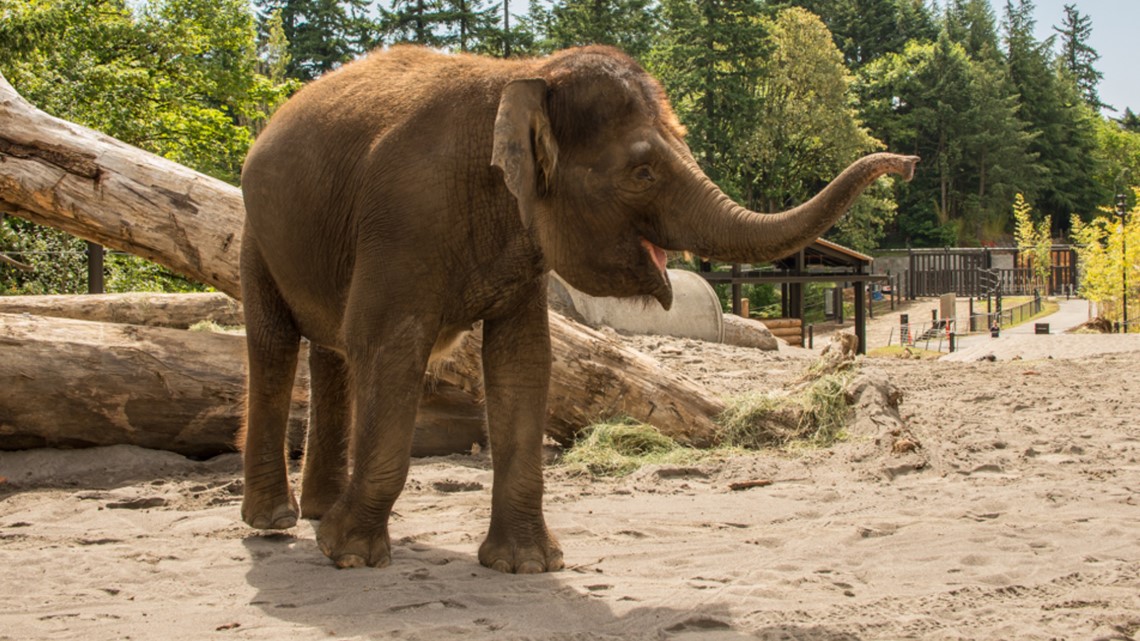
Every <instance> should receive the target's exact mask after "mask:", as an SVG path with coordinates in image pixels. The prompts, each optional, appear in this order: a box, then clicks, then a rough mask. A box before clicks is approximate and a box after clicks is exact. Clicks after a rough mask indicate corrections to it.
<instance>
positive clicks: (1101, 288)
mask: <svg viewBox="0 0 1140 641" xmlns="http://www.w3.org/2000/svg"><path fill="white" fill-rule="evenodd" d="M1135 191H1136V195H1137V197H1138V198H1140V190H1135ZM1134 202H1135V201H1134ZM1103 210H1104V211H1105V212H1106V213H1105V215H1103V216H1098V217H1096V218H1094V219H1092V220H1091V221H1089V222H1087V223H1084V222H1081V220H1080V218H1079V217H1078V216H1076V215H1074V216H1073V218H1072V227H1073V230H1072V239H1073V243H1074V244H1075V245H1076V250H1077V256H1078V258H1079V260H1080V271H1081V285H1080V292H1081V295H1082V296H1084V297H1085V298H1087V299H1088V300H1091V301H1096V302H1097V303H1098V304H1100V307H1101V310H1102V311H1101V316H1104V317H1105V318H1108V319H1110V320H1114V321H1118V320H1122V318H1123V313H1122V311H1123V307H1122V305H1121V297H1122V296H1123V294H1124V292H1125V287H1126V286H1125V283H1127V289H1128V303H1129V305H1128V306H1129V314H1128V316H1129V318H1130V319H1136V318H1137V315H1136V314H1135V313H1134V312H1135V311H1136V309H1137V303H1138V302H1140V301H1138V300H1137V297H1136V294H1135V292H1136V286H1137V285H1138V284H1140V264H1138V263H1140V206H1135V205H1134V206H1133V207H1132V210H1131V211H1130V212H1129V213H1128V215H1127V216H1126V217H1125V221H1124V222H1122V221H1121V220H1120V218H1119V217H1117V216H1115V215H1114V214H1113V212H1112V210H1110V209H1108V208H1103Z"/></svg>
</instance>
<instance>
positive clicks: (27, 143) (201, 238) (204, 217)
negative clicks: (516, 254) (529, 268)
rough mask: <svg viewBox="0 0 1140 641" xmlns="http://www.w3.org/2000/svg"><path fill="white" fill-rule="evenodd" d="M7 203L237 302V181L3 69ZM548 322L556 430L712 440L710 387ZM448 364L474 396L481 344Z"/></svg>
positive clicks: (555, 320) (1, 169)
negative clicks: (125, 132) (620, 420)
mask: <svg viewBox="0 0 1140 641" xmlns="http://www.w3.org/2000/svg"><path fill="white" fill-rule="evenodd" d="M0 211H4V212H7V213H11V214H13V215H16V216H19V217H21V218H26V219H28V220H31V221H33V222H37V223H40V224H44V225H48V226H51V227H55V228H58V229H62V230H64V231H67V232H69V233H72V234H74V235H76V236H79V237H81V238H85V239H87V240H91V241H94V242H98V243H100V244H102V245H106V246H108V247H112V248H115V249H119V250H122V251H127V252H131V253H133V254H136V255H139V256H143V257H145V258H148V259H150V260H153V261H155V262H157V263H161V264H163V265H165V266H166V267H168V268H170V269H172V270H174V271H176V272H178V273H181V274H184V275H186V276H188V277H190V278H194V279H196V280H198V281H201V282H204V283H207V284H209V285H212V286H213V287H215V288H217V289H218V290H220V291H222V292H225V293H226V294H229V295H230V296H233V297H234V298H238V297H240V295H241V292H240V287H239V284H238V255H239V245H240V242H241V226H242V220H243V218H244V209H243V205H242V200H241V193H240V191H239V190H238V189H237V188H236V187H233V186H231V185H228V184H226V183H223V182H221V181H218V180H215V179H213V178H210V177H208V176H204V175H202V174H198V173H197V172H194V171H193V170H191V169H188V168H186V167H183V166H181V165H178V164H176V163H173V162H171V161H168V160H165V159H163V158H160V157H158V156H155V155H153V154H150V153H148V152H145V151H143V150H141V149H138V148H136V147H132V146H130V145H127V144H125V143H123V142H120V141H118V140H115V139H113V138H110V137H108V136H105V135H103V134H100V133H98V132H95V131H92V130H90V129H87V128H85V127H81V126H79V125H76V124H73V123H69V122H67V121H64V120H60V119H58V118H54V117H52V116H49V115H47V114H45V113H43V112H41V111H39V110H38V109H36V108H35V107H33V106H32V105H31V104H29V103H28V102H27V101H25V100H24V99H23V98H21V97H20V96H19V94H17V93H16V91H15V90H14V89H13V88H12V86H11V85H10V84H8V82H7V81H6V80H5V79H4V78H3V76H2V75H0ZM551 318H552V321H551V338H552V341H553V343H554V344H555V345H556V347H555V362H554V370H553V376H552V378H553V380H552V383H551V399H552V402H551V405H550V410H551V417H550V426H551V430H552V432H553V433H554V435H555V436H556V437H557V438H558V439H559V440H562V441H565V440H567V439H568V437H569V435H570V434H572V433H574V432H576V431H578V430H580V429H581V428H583V427H585V426H586V425H588V424H590V423H591V422H592V421H594V420H597V419H601V418H611V417H613V416H614V415H625V416H629V417H632V418H635V419H638V420H642V421H645V422H648V423H652V424H653V425H655V426H656V427H657V428H658V429H660V430H661V431H662V432H663V433H665V434H669V435H670V436H675V437H676V438H678V440H681V441H684V442H691V443H693V444H702V443H707V442H711V441H712V440H713V438H712V437H713V435H714V434H715V431H716V427H715V425H714V424H713V423H712V421H711V419H710V417H711V416H712V415H713V414H715V413H716V412H718V411H719V408H720V403H719V401H717V400H716V399H715V398H713V396H712V395H711V394H710V393H709V392H708V391H707V390H704V389H703V388H701V387H700V386H699V385H698V384H696V383H694V382H692V381H688V380H686V379H683V378H680V377H678V376H676V375H673V374H671V373H669V372H668V371H667V370H666V369H664V368H662V367H660V366H659V365H658V364H657V363H656V362H654V361H652V360H651V359H649V358H648V357H645V356H643V355H640V354H638V353H637V352H634V351H632V350H629V349H627V348H625V347H624V346H622V345H620V344H618V343H616V342H613V341H609V340H608V339H605V338H604V337H602V336H601V335H598V334H596V333H590V332H587V331H585V330H583V329H581V328H580V327H578V326H575V325H572V324H570V323H568V322H566V321H564V320H563V319H560V318H559V317H557V316H556V315H552V317H551ZM559 346H560V347H559ZM90 357H91V359H92V360H93V361H95V362H97V361H98V359H97V358H96V357H95V355H94V354H92V355H91V356H90ZM453 364H454V366H453V368H452V371H451V372H450V373H449V374H448V376H449V377H450V380H449V382H452V383H453V384H454V385H455V386H456V387H457V388H459V389H462V390H466V391H467V392H468V394H469V395H472V400H473V401H477V400H478V396H477V395H476V390H478V389H479V387H480V385H481V379H482V376H481V371H482V368H481V361H480V358H479V352H478V350H477V349H470V348H468V349H463V350H459V351H457V353H456V355H455V356H454V357H453ZM430 400H431V399H430V395H429V398H428V399H427V402H430Z"/></svg>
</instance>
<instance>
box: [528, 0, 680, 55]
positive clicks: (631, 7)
mask: <svg viewBox="0 0 1140 641" xmlns="http://www.w3.org/2000/svg"><path fill="white" fill-rule="evenodd" d="M530 13H531V15H530V23H531V24H532V25H533V26H534V28H535V29H536V31H538V32H539V34H540V35H539V42H538V47H539V49H540V50H542V51H544V52H548V51H556V50H558V49H564V48H566V47H574V46H581V45H589V44H604V45H611V46H614V47H617V48H619V49H621V50H623V51H625V52H626V53H628V54H629V55H631V56H633V57H634V58H642V57H644V56H645V54H647V53H648V52H649V49H650V47H651V46H652V44H653V41H654V39H655V38H656V36H657V34H658V32H659V30H660V18H659V16H658V10H657V5H656V3H654V2H653V1H652V0H563V1H561V2H555V3H554V4H551V5H549V7H547V6H546V5H545V3H542V2H532V3H531V8H530Z"/></svg>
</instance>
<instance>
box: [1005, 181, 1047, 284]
mask: <svg viewBox="0 0 1140 641" xmlns="http://www.w3.org/2000/svg"><path fill="white" fill-rule="evenodd" d="M1013 220H1014V228H1013V236H1014V238H1015V239H1017V250H1018V252H1020V253H1021V255H1022V256H1026V257H1028V259H1029V261H1030V262H1031V264H1032V267H1033V287H1034V289H1036V290H1037V291H1038V292H1041V293H1042V294H1048V293H1049V290H1048V287H1049V276H1050V272H1051V271H1052V269H1053V252H1052V250H1053V238H1052V237H1051V236H1050V235H1049V232H1050V230H1051V229H1052V226H1053V220H1052V217H1051V216H1048V215H1047V216H1045V217H1044V218H1043V219H1042V220H1041V221H1040V222H1038V223H1034V222H1033V207H1032V206H1031V205H1030V204H1029V203H1028V202H1026V201H1025V197H1024V196H1022V195H1021V194H1017V195H1016V196H1015V197H1014V199H1013Z"/></svg>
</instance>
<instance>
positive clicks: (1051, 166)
mask: <svg viewBox="0 0 1140 641" xmlns="http://www.w3.org/2000/svg"><path fill="white" fill-rule="evenodd" d="M1005 13H1006V20H1005V22H1006V35H1005V38H1006V43H1007V52H1006V64H1007V67H1008V73H1009V77H1010V79H1011V80H1012V82H1013V86H1014V88H1015V90H1016V92H1017V94H1018V104H1019V105H1020V109H1019V112H1018V113H1019V116H1020V117H1021V118H1022V119H1023V120H1024V121H1025V122H1026V124H1027V125H1028V127H1029V129H1030V131H1033V132H1035V133H1036V134H1037V135H1036V136H1035V137H1034V138H1033V139H1032V140H1031V141H1030V143H1029V151H1030V153H1031V154H1033V155H1034V156H1035V163H1034V165H1035V167H1034V168H1035V170H1036V174H1037V175H1036V176H1034V178H1035V180H1032V181H1027V182H1025V183H1023V184H1024V191H1025V193H1026V195H1027V196H1028V197H1029V198H1030V199H1031V200H1033V201H1034V202H1036V203H1037V205H1038V206H1039V207H1040V208H1042V209H1044V210H1045V211H1049V212H1051V213H1053V214H1056V215H1058V216H1059V217H1060V222H1061V223H1062V224H1063V223H1064V222H1065V221H1066V220H1067V219H1068V217H1069V215H1070V214H1073V213H1078V214H1079V213H1082V212H1090V211H1093V210H1094V209H1096V206H1097V205H1098V204H1100V203H1102V202H1104V201H1105V200H1106V198H1107V197H1108V195H1107V194H1101V193H1098V190H1097V188H1096V183H1095V181H1094V180H1092V176H1093V175H1095V174H1096V171H1097V167H1096V154H1095V149H1096V132H1095V128H1094V122H1095V120H1096V118H1097V116H1096V114H1094V113H1093V111H1092V109H1090V108H1089V106H1088V105H1087V104H1086V103H1085V101H1084V99H1083V98H1082V97H1081V95H1080V93H1079V91H1078V88H1077V85H1076V83H1075V82H1074V80H1073V78H1072V76H1071V75H1070V74H1067V73H1064V71H1063V67H1061V66H1058V65H1055V64H1054V57H1053V53H1052V52H1053V38H1048V39H1046V40H1045V41H1043V42H1038V41H1037V40H1035V39H1034V36H1033V28H1034V24H1035V22H1034V20H1033V18H1032V15H1033V3H1032V2H1031V1H1030V0H1019V1H1018V3H1017V4H1016V5H1015V4H1014V3H1013V1H1012V0H1007V3H1006V11H1005ZM1059 231H1063V230H1059Z"/></svg>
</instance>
